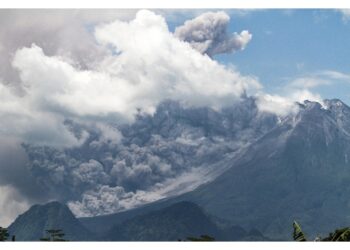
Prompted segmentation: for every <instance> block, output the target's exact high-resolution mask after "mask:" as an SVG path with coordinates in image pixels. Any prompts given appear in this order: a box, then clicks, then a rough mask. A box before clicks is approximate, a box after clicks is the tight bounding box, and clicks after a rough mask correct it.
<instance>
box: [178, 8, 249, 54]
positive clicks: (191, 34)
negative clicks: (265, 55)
mask: <svg viewBox="0 0 350 250" xmlns="http://www.w3.org/2000/svg"><path fill="white" fill-rule="evenodd" d="M229 21H230V17H229V15H227V14H226V13H225V12H222V11H220V12H206V13H204V14H202V15H200V16H198V17H196V18H194V19H192V20H188V21H186V22H185V23H184V25H182V26H179V27H177V28H176V29H175V36H177V37H178V38H180V39H181V40H183V41H186V42H188V43H190V44H191V46H192V47H193V48H195V49H196V50H198V51H199V52H201V53H205V54H208V55H209V56H213V55H215V54H221V53H233V52H235V51H238V50H243V49H244V48H245V47H246V45H247V44H248V43H249V41H250V40H251V38H252V35H251V34H250V33H249V32H248V31H246V30H244V31H242V32H241V33H239V34H238V33H233V34H228V33H227V29H228V24H229Z"/></svg>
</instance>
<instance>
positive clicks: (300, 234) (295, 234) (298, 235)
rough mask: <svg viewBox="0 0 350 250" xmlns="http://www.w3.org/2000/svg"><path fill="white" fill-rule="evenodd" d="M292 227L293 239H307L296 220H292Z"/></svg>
mask: <svg viewBox="0 0 350 250" xmlns="http://www.w3.org/2000/svg"><path fill="white" fill-rule="evenodd" d="M293 229H294V230H293V239H294V240H295V241H307V239H306V237H305V234H304V233H303V231H302V230H301V227H300V225H299V224H298V223H297V222H296V221H294V222H293Z"/></svg>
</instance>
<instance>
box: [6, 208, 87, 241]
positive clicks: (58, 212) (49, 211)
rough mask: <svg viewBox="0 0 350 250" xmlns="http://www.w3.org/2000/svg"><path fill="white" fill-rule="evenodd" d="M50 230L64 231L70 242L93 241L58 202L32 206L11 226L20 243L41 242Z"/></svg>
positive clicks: (10, 228)
mask: <svg viewBox="0 0 350 250" xmlns="http://www.w3.org/2000/svg"><path fill="white" fill-rule="evenodd" d="M49 229H62V230H63V232H64V233H65V238H66V239H68V240H89V239H91V234H90V232H89V231H88V230H87V229H86V228H85V227H83V226H82V225H81V224H80V221H79V220H77V219H76V218H75V217H74V215H73V214H72V212H71V211H70V210H69V208H68V207H67V206H66V205H65V204H62V203H60V202H58V201H53V202H49V203H47V204H43V205H34V206H32V207H31V208H30V209H29V210H28V211H26V212H25V213H23V214H21V215H19V216H18V217H17V219H16V220H15V221H14V222H13V223H12V224H11V225H10V226H9V232H10V234H11V235H16V239H17V240H20V241H21V240H22V241H31V240H34V241H35V240H39V239H40V238H42V237H45V234H46V230H49Z"/></svg>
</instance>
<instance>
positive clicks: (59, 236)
mask: <svg viewBox="0 0 350 250" xmlns="http://www.w3.org/2000/svg"><path fill="white" fill-rule="evenodd" d="M64 235H65V234H64V233H63V231H62V229H49V230H46V237H44V238H41V239H40V240H41V241H66V240H65V239H64V238H63V237H64Z"/></svg>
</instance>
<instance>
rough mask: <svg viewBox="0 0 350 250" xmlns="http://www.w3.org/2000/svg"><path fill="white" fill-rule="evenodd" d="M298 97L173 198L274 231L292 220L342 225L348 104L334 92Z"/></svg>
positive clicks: (348, 220) (315, 226)
mask: <svg viewBox="0 0 350 250" xmlns="http://www.w3.org/2000/svg"><path fill="white" fill-rule="evenodd" d="M325 105H326V107H322V106H321V105H320V104H318V103H315V102H305V103H304V104H301V105H300V112H299V113H298V114H297V115H296V116H290V117H287V118H286V119H285V120H283V121H282V122H281V123H280V124H278V126H276V127H275V128H274V129H273V130H271V131H270V132H268V133H267V134H266V135H265V136H263V137H262V138H260V139H259V140H258V141H257V142H256V143H254V144H253V145H251V146H250V147H249V148H248V149H247V150H246V152H245V153H244V154H242V156H241V157H239V158H238V159H234V161H233V162H232V167H231V168H230V169H229V170H228V171H227V172H225V173H224V174H223V175H221V176H220V177H218V178H217V179H215V180H214V181H213V182H211V183H209V184H205V185H203V186H201V187H199V188H198V189H196V190H195V191H193V192H191V193H189V194H185V195H184V196H182V197H179V198H178V199H188V200H192V201H194V202H196V203H197V204H199V205H200V206H203V207H204V208H205V209H206V210H207V211H208V212H209V213H211V214H213V215H216V216H219V217H221V218H224V219H227V220H229V221H230V222H231V223H232V224H233V225H240V226H242V227H244V228H246V229H251V228H257V229H258V230H260V231H261V232H262V233H264V234H265V235H267V236H269V237H273V238H284V239H286V240H288V239H290V232H291V223H292V221H293V220H295V219H296V220H298V221H300V222H301V223H302V225H303V228H304V230H305V231H307V232H310V234H311V235H312V236H315V235H316V234H317V233H320V234H322V233H326V232H328V231H331V230H332V229H334V228H336V227H340V226H349V225H350V217H349V211H350V210H349V208H350V207H349V206H350V200H349V198H348V192H349V191H350V184H349V183H350V163H349V161H348V155H349V154H350V126H349V124H350V108H349V107H347V106H346V105H345V104H344V103H342V102H340V101H339V100H328V101H325Z"/></svg>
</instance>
